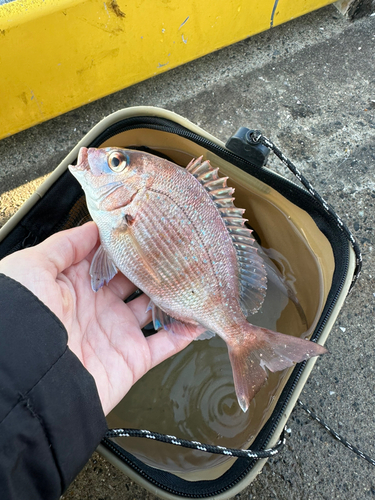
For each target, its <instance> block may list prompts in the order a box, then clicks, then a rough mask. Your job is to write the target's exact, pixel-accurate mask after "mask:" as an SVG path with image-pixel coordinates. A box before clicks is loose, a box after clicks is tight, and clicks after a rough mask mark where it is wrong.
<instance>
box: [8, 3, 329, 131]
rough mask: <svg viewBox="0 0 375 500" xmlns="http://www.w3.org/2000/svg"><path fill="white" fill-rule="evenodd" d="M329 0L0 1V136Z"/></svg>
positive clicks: (320, 5)
mask: <svg viewBox="0 0 375 500" xmlns="http://www.w3.org/2000/svg"><path fill="white" fill-rule="evenodd" d="M329 3H333V2H332V0H232V1H231V0H217V1H216V2H213V1H212V0H185V1H184V2H181V1H180V0H160V1H155V0H132V1H131V2H127V1H126V0H22V1H19V0H15V1H13V2H10V3H7V4H4V5H0V96H1V97H0V99H1V101H0V138H3V137H6V136H8V135H11V134H14V133H15V132H18V131H20V130H23V129H25V128H27V127H30V126H31V125H34V124H36V123H40V122H42V121H45V120H48V119H50V118H52V117H54V116H57V115H59V114H61V113H64V112H67V111H69V110H71V109H74V108H76V107H79V106H81V105H83V104H86V103H88V102H91V101H93V100H95V99H98V98H100V97H103V96H105V95H108V94H110V93H112V92H115V91H117V90H120V89H123V88H125V87H128V86H130V85H132V84H134V83H137V82H140V81H142V80H145V79H147V78H150V77H152V76H154V75H157V74H159V73H162V72H164V71H167V70H169V69H171V68H175V67H176V66H179V65H180V64H183V63H186V62H188V61H191V60H193V59H196V58H198V57H201V56H203V55H205V54H208V53H209V52H212V51H214V50H217V49H220V48H222V47H224V46H227V45H230V44H232V43H235V42H237V41H239V40H243V39H244V38H247V37H249V36H251V35H253V34H255V33H259V32H261V31H264V30H266V29H269V28H270V27H271V26H276V25H278V24H281V23H284V22H286V21H288V20H290V19H293V18H295V17H297V16H300V15H302V14H305V13H307V12H310V11H312V10H315V9H318V8H319V7H322V6H324V5H327V4H329ZM177 91H178V89H176V92H177Z"/></svg>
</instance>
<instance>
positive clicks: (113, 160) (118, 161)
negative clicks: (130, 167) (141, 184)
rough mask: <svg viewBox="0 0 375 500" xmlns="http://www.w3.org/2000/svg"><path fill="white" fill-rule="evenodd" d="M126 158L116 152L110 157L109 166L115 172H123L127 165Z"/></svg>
mask: <svg viewBox="0 0 375 500" xmlns="http://www.w3.org/2000/svg"><path fill="white" fill-rule="evenodd" d="M126 160H127V159H126V156H125V155H124V154H123V153H120V151H114V152H113V153H111V154H110V155H109V157H108V166H109V168H110V169H111V170H112V171H113V172H122V171H123V170H124V168H125V167H126V165H127V161H126Z"/></svg>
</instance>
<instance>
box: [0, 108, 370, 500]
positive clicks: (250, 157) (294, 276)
mask: <svg viewBox="0 0 375 500" xmlns="http://www.w3.org/2000/svg"><path fill="white" fill-rule="evenodd" d="M82 146H86V147H109V146H113V147H121V148H131V149H141V150H145V151H147V152H150V153H153V154H156V155H159V156H163V157H166V158H168V159H170V160H171V161H173V162H175V163H177V164H179V165H181V166H183V167H184V166H186V165H188V163H189V162H190V160H191V159H192V158H197V157H199V156H203V158H204V159H208V160H209V161H210V162H211V164H212V165H213V166H214V167H215V168H216V167H218V168H219V172H220V175H224V176H228V177H229V180H228V184H229V185H230V186H233V187H234V188H235V204H236V206H237V207H240V208H244V209H246V212H245V217H246V219H248V224H249V227H251V228H252V229H253V231H254V235H255V238H256V239H257V241H258V243H259V244H260V246H261V248H262V249H263V250H262V251H263V253H264V255H265V258H266V259H268V260H269V261H270V262H272V263H273V264H272V266H273V267H274V269H275V273H276V274H278V275H279V276H281V281H282V283H283V287H284V288H283V287H281V288H280V287H278V285H277V280H276V281H274V282H272V280H270V284H269V290H268V292H267V296H266V299H265V303H264V306H263V307H262V309H261V311H260V312H258V313H257V314H256V315H254V316H253V317H252V318H249V319H250V321H251V322H252V323H254V324H258V325H260V326H265V327H267V328H271V329H273V330H277V331H280V332H282V333H287V334H289V335H294V336H300V337H305V338H309V339H311V340H313V341H314V342H318V343H319V344H324V342H325V340H326V339H327V336H328V334H329V332H330V330H331V328H332V326H333V323H334V321H335V319H336V317H337V315H338V312H339V310H340V308H341V306H342V304H343V302H344V299H345V297H346V295H347V293H348V291H349V289H350V287H351V284H352V283H353V281H354V278H355V276H356V275H357V274H358V269H359V266H360V256H359V252H358V249H357V247H356V244H355V241H354V240H353V238H352V236H351V235H350V233H349V231H348V230H347V229H346V227H345V225H344V224H343V223H342V221H341V220H340V219H339V218H338V217H337V216H336V214H335V213H334V212H333V210H332V208H331V207H329V206H328V205H327V204H326V203H325V202H324V200H322V199H321V198H320V196H319V195H318V194H317V193H316V192H315V191H314V189H313V188H312V186H310V185H309V184H308V183H307V181H306V180H305V179H304V178H303V176H301V174H300V172H298V171H297V170H296V169H295V168H294V167H293V165H292V164H290V162H288V160H287V159H286V158H285V157H283V156H282V154H281V153H280V152H279V151H278V150H277V148H275V147H274V146H273V144H272V143H271V142H270V141H268V140H267V139H266V138H264V137H263V136H262V135H261V134H260V133H258V132H252V131H250V130H248V129H245V128H241V129H240V130H239V131H238V132H237V133H236V134H235V135H234V136H233V137H231V138H230V139H229V140H228V142H227V143H226V145H225V144H223V143H222V142H221V141H219V140H218V139H216V138H215V137H213V136H211V135H210V134H208V133H207V132H205V131H204V130H202V129H200V128H199V127H197V126H195V125H194V124H192V123H191V122H189V121H187V120H186V119H184V118H182V117H180V116H178V115H176V114H174V113H171V112H168V111H166V110H162V109H157V108H152V107H135V108H128V109H124V110H121V111H118V112H117V113H114V114H112V115H110V116H108V117H107V118H105V119H104V120H102V121H101V122H100V123H99V124H98V125H96V126H95V127H94V128H93V129H92V130H91V131H90V132H89V133H88V134H87V135H86V136H85V137H84V138H83V139H82V140H81V141H80V142H79V144H77V146H76V147H75V148H74V149H73V150H72V151H71V153H70V154H69V155H68V156H67V157H66V158H65V160H64V161H63V162H62V163H61V164H60V165H59V166H58V167H57V168H56V170H55V171H54V172H53V173H52V175H51V176H50V177H49V178H48V179H47V181H45V182H44V184H43V185H42V186H41V187H40V188H39V189H38V190H37V192H36V193H35V194H34V195H33V196H32V197H31V198H30V199H29V200H28V202H26V204H25V205H24V206H23V207H22V208H21V209H20V210H19V211H18V212H17V213H16V214H15V215H14V217H13V218H12V219H11V220H10V221H9V222H8V223H7V224H6V225H5V226H4V227H3V228H2V229H1V231H0V258H3V257H4V256H5V255H7V254H9V253H11V252H13V251H15V250H18V249H20V248H23V247H25V246H30V245H34V244H36V243H38V242H40V241H42V240H43V239H45V238H46V237H48V236H49V235H51V234H52V233H54V232H56V231H60V230H62V229H66V228H69V227H72V226H75V225H78V224H81V223H82V222H83V221H85V220H87V218H88V212H87V208H86V203H85V197H84V195H83V192H82V189H81V187H80V186H79V184H78V183H77V182H76V180H75V179H74V178H73V176H72V175H71V174H70V172H69V171H68V169H67V167H68V165H69V164H72V163H75V162H76V160H77V156H78V152H79V149H80V147H82ZM271 149H273V151H274V152H275V153H276V154H278V155H279V157H280V159H281V160H282V161H283V162H284V163H285V164H286V165H287V166H289V167H290V168H291V170H292V171H294V173H295V174H296V176H297V178H298V180H300V181H302V183H303V184H304V187H300V186H299V185H297V184H295V183H293V182H291V181H289V180H287V179H286V178H284V177H282V176H280V175H279V174H275V173H274V172H272V171H271V170H270V169H268V168H267V167H266V166H265V164H266V162H267V157H268V154H269V152H270V150H271ZM353 248H354V249H353ZM150 333H151V334H152V330H149V329H148V330H147V329H146V330H145V334H150ZM315 362H316V358H313V359H310V360H309V361H307V362H303V363H300V364H298V365H296V366H295V367H294V368H290V369H288V370H284V371H283V372H279V373H273V374H270V376H269V379H268V381H267V383H266V384H265V386H264V387H262V389H261V390H260V392H259V393H258V394H257V395H256V397H255V399H254V400H253V401H252V403H251V405H250V408H249V410H248V412H246V413H243V412H242V411H241V410H240V408H239V406H238V404H237V400H236V396H235V393H234V388H233V381H232V375H231V368H230V364H229V358H228V355H227V350H226V346H225V344H224V342H223V341H222V340H221V339H219V338H217V337H214V338H211V339H209V340H204V341H199V342H193V343H192V344H191V345H190V346H189V347H188V348H187V349H185V350H184V351H183V352H182V353H180V354H178V355H176V356H174V357H173V358H171V359H169V360H167V361H165V362H164V363H162V364H161V365H159V366H158V367H156V368H155V369H154V370H152V371H151V372H149V373H148V374H147V375H146V376H145V377H143V378H142V379H141V380H140V381H138V382H137V384H136V385H135V386H134V387H133V388H132V389H131V391H130V392H129V393H128V394H127V396H126V397H125V398H124V400H123V401H122V402H121V403H120V404H119V405H118V406H117V407H116V408H115V409H114V410H113V411H112V412H111V413H110V414H109V415H108V417H107V420H108V425H109V427H116V428H137V429H139V428H140V429H148V430H149V431H152V432H158V433H165V434H169V435H173V436H172V438H171V439H170V440H171V441H174V442H175V444H177V446H172V445H170V444H165V443H160V442H157V441H156V440H154V439H139V438H133V437H131V438H128V437H114V438H105V439H104V440H103V442H102V444H101V445H100V447H99V452H100V453H101V454H103V455H104V456H105V457H106V458H107V459H108V460H109V461H110V462H112V463H113V464H114V465H116V466H117V467H118V468H119V469H120V470H122V471H123V472H125V474H127V475H128V476H129V477H130V478H131V479H132V480H134V481H136V482H137V483H139V484H140V485H142V486H143V487H145V488H146V489H148V490H149V491H151V492H152V493H154V494H156V495H158V496H159V497H162V498H181V497H182V498H197V497H199V498H213V497H215V498H229V497H233V496H234V495H235V494H237V493H238V492H239V491H241V490H242V489H243V488H244V487H246V486H247V485H248V484H249V483H251V481H252V480H253V479H254V478H255V477H256V475H257V474H258V473H259V472H260V470H261V468H262V467H263V465H264V463H265V459H258V458H256V457H255V458H252V456H251V454H249V455H248V456H247V458H236V457H235V456H233V454H231V453H230V452H226V451H224V452H223V453H224V454H222V455H218V454H213V453H207V452H205V451H204V449H205V445H200V443H208V444H211V445H215V446H221V447H223V449H227V448H241V449H251V450H258V451H259V450H260V451H261V450H265V449H270V448H273V447H274V446H275V445H277V443H278V442H279V440H280V435H281V434H282V431H283V428H284V426H285V424H286V421H287V419H288V417H289V415H290V413H291V411H292V410H293V407H294V405H295V403H296V401H297V399H298V397H299V394H300V392H301V391H302V388H303V386H304V384H305V383H306V380H307V378H308V376H309V374H310V373H311V370H312V368H313V366H314V364H315ZM151 437H152V436H151ZM181 439H185V440H191V441H195V442H198V444H196V446H195V448H196V449H190V448H182V447H181V446H180V445H179V444H180V443H181V441H180V440H181Z"/></svg>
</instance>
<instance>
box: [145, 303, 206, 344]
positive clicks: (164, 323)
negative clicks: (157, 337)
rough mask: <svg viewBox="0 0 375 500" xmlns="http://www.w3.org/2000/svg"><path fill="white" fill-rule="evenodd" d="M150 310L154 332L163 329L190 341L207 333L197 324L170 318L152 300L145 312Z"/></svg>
mask: <svg viewBox="0 0 375 500" xmlns="http://www.w3.org/2000/svg"><path fill="white" fill-rule="evenodd" d="M150 309H151V310H152V322H153V324H154V328H155V330H160V329H161V328H164V330H166V331H167V332H171V333H174V334H176V335H181V336H183V337H188V338H189V339H190V340H196V339H198V338H199V337H200V336H201V335H205V332H206V331H207V330H206V328H204V327H203V326H201V325H200V324H199V323H196V324H194V323H184V322H182V321H179V320H178V319H175V318H172V316H170V315H169V314H167V313H166V312H165V311H163V310H162V309H161V308H160V307H158V306H157V305H156V304H154V302H153V301H152V300H151V301H150V303H149V305H148V307H147V310H150ZM207 338H210V337H207Z"/></svg>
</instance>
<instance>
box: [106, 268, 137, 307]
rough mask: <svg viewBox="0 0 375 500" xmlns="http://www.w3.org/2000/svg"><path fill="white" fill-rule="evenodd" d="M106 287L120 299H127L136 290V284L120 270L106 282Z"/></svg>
mask: <svg viewBox="0 0 375 500" xmlns="http://www.w3.org/2000/svg"><path fill="white" fill-rule="evenodd" d="M108 288H109V289H110V290H111V291H112V292H113V293H114V294H115V295H117V297H119V298H120V299H122V300H125V299H127V298H128V297H130V295H131V294H132V293H134V292H135V291H136V290H137V286H136V285H134V283H132V282H131V281H130V280H129V279H128V278H127V277H126V276H124V275H123V274H122V272H120V271H119V272H118V273H117V274H116V276H115V277H114V278H112V279H111V281H110V282H109V283H108Z"/></svg>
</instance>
